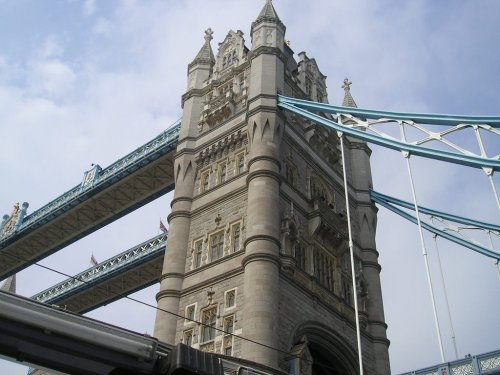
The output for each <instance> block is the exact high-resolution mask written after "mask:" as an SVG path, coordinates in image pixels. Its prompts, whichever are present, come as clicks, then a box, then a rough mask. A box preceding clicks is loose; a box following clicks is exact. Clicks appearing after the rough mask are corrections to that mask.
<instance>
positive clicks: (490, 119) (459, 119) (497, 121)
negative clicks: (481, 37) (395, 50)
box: [278, 95, 500, 128]
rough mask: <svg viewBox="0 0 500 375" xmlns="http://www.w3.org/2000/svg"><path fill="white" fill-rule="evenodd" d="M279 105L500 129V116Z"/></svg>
mask: <svg viewBox="0 0 500 375" xmlns="http://www.w3.org/2000/svg"><path fill="white" fill-rule="evenodd" d="M279 104H291V105H294V106H297V107H300V108H304V109H307V110H309V111H318V112H323V113H333V114H337V113H340V114H350V115H356V116H360V117H361V118H370V119H380V118H388V119H395V120H406V121H415V122H420V123H424V124H428V125H449V126H453V125H456V124H470V125H484V124H488V125H491V126H492V127H494V128H500V116H460V115H444V114H443V115H442V114H430V113H409V112H389V111H378V110H372V109H362V108H354V107H341V106H335V105H332V104H327V103H319V102H313V101H309V100H304V99H296V98H290V97H287V96H283V95H278V105H279Z"/></svg>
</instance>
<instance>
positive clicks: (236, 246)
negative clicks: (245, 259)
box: [232, 224, 241, 253]
mask: <svg viewBox="0 0 500 375" xmlns="http://www.w3.org/2000/svg"><path fill="white" fill-rule="evenodd" d="M240 237H241V229H240V224H235V225H233V236H232V243H233V253H235V252H237V251H239V250H240Z"/></svg>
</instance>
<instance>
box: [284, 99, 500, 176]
mask: <svg viewBox="0 0 500 375" xmlns="http://www.w3.org/2000/svg"><path fill="white" fill-rule="evenodd" d="M278 106H279V107H281V108H283V109H286V110H289V111H290V112H293V113H295V114H298V115H300V116H302V117H304V118H306V119H308V120H311V121H313V122H315V123H318V124H321V125H324V126H327V127H329V128H333V129H335V130H336V131H338V132H342V133H346V134H348V135H350V136H353V137H355V138H359V139H362V140H364V141H367V142H370V143H374V144H377V145H380V146H383V147H387V148H390V149H393V150H397V151H406V152H409V153H410V154H413V155H418V156H423V157H427V158H431V159H436V160H441V161H446V162H451V163H456V164H461V165H466V166H469V167H474V168H491V170H493V171H499V170H500V160H498V159H493V158H483V157H480V156H476V155H465V154H459V153H456V152H450V151H444V150H438V149H431V148H427V147H422V146H418V145H415V144H411V143H405V142H402V141H399V140H396V139H393V138H388V137H382V136H379V135H376V134H371V133H369V132H366V131H363V130H358V129H354V128H351V127H348V126H345V125H342V124H339V123H337V122H335V121H332V120H330V119H327V118H325V117H323V116H320V115H318V114H316V113H313V112H310V111H318V112H323V113H325V112H327V113H338V114H352V115H359V116H362V118H389V119H402V120H408V121H413V120H417V119H418V120H421V121H424V122H425V123H429V124H435V125H457V124H459V123H462V122H464V123H467V124H488V125H490V126H492V127H497V128H498V127H500V117H471V116H451V115H424V114H411V113H406V114H405V113H397V112H383V111H371V110H364V109H358V108H351V107H338V106H332V105H330V104H325V103H317V102H311V101H307V100H301V99H294V98H288V97H286V96H282V95H278ZM391 116H392V117H391Z"/></svg>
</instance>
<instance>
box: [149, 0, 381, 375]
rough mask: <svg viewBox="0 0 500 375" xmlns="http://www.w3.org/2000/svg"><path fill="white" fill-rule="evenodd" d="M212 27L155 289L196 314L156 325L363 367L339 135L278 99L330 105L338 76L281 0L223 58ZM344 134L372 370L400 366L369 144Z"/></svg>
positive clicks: (196, 79)
mask: <svg viewBox="0 0 500 375" xmlns="http://www.w3.org/2000/svg"><path fill="white" fill-rule="evenodd" d="M205 34H206V35H205V43H204V44H203V46H202V48H201V49H200V51H199V53H198V54H197V55H196V57H195V59H194V60H193V61H192V62H191V63H190V64H189V66H188V72H187V73H188V79H187V80H188V84H187V92H186V93H185V94H184V95H183V97H182V103H183V117H182V126H181V134H180V137H179V143H178V146H177V154H176V158H175V166H174V168H175V171H174V172H175V195H174V199H173V200H172V213H171V214H170V216H169V223H170V235H169V238H168V242H167V252H166V255H165V261H164V266H163V275H162V277H161V288H160V292H159V293H158V295H157V301H158V307H159V308H160V309H162V310H166V311H170V312H174V313H175V314H177V315H178V316H184V317H185V318H179V317H177V316H175V315H172V314H168V313H166V312H163V311H161V310H160V311H159V312H158V315H157V318H156V327H155V335H156V336H157V337H158V338H159V339H160V340H163V341H166V342H170V343H177V342H183V343H185V344H187V345H191V346H193V347H195V348H198V349H201V350H205V351H211V352H217V353H220V354H222V355H228V356H234V357H239V358H244V359H248V360H251V361H254V362H258V363H261V364H264V365H267V366H269V367H273V368H277V369H281V370H283V371H285V372H287V373H292V374H353V375H354V374H356V373H357V371H358V370H357V366H358V365H357V352H356V333H355V319H354V308H353V291H352V288H351V285H352V275H351V272H350V260H349V251H348V246H347V221H346V217H345V198H344V188H343V182H342V181H343V177H342V176H343V171H342V167H341V166H342V163H341V160H340V149H339V139H338V137H337V135H336V133H335V132H332V131H330V130H327V129H325V128H322V127H319V126H317V125H314V124H312V123H310V122H308V121H305V120H302V119H299V118H297V117H295V116H292V115H290V114H288V113H285V112H283V111H282V110H280V109H279V108H278V107H277V99H276V95H277V94H278V93H283V94H284V95H286V96H292V97H298V98H306V99H311V100H316V101H320V102H327V92H326V81H325V80H326V76H324V75H323V74H322V73H321V72H320V70H319V69H318V65H317V64H316V61H315V60H314V59H311V58H309V57H307V55H306V53H304V52H302V53H299V55H298V56H299V59H298V61H296V60H295V59H294V57H293V51H292V50H291V49H290V47H289V45H288V43H287V42H286V41H285V39H284V36H285V26H284V24H283V23H282V21H281V20H280V19H279V17H278V15H277V13H276V11H275V9H274V7H273V5H272V3H271V1H270V0H268V1H267V2H266V4H265V5H264V8H263V9H262V11H261V12H260V13H259V15H258V17H257V19H256V20H255V21H254V22H253V23H252V25H251V32H250V37H251V48H250V49H249V48H247V47H246V46H245V40H244V38H243V33H242V32H241V31H239V30H238V31H236V32H234V31H229V33H228V34H227V36H226V37H225V39H224V40H223V41H222V42H221V43H219V47H218V51H217V54H216V55H214V53H213V51H212V48H211V44H210V41H211V39H212V30H210V29H208V30H207V31H206V32H205ZM347 88H348V86H347ZM349 95H350V94H349ZM351 99H352V97H351ZM352 102H353V103H354V100H352ZM345 143H347V149H346V155H347V156H346V163H347V164H346V169H347V170H346V173H347V178H348V181H349V186H348V188H349V195H350V202H351V207H350V210H351V212H352V213H353V214H352V216H353V231H354V233H355V237H354V244H355V257H356V270H357V273H356V275H355V277H356V279H357V285H358V288H357V289H358V290H357V295H358V301H359V304H360V307H361V311H360V319H361V323H362V344H363V357H364V365H365V369H366V370H365V372H366V373H367V374H388V373H389V372H390V370H389V358H388V351H387V349H388V345H389V342H388V340H387V338H386V325H385V323H384V314H383V306H382V294H381V288H380V278H379V273H380V266H379V264H378V261H377V259H378V253H377V250H376V246H375V227H376V208H375V206H374V205H373V204H372V203H371V201H370V198H369V188H370V187H371V174H370V162H369V157H370V149H369V148H368V147H367V145H366V144H365V143H363V142H359V141H356V140H352V139H347V140H346V142H345ZM197 322H202V323H203V324H199V323H197ZM219 330H222V331H225V332H226V333H224V332H222V331H219ZM228 333H232V334H233V335H230V334H228ZM238 336H241V337H243V338H245V339H243V338H239V337H238ZM246 339H250V340H252V341H249V340H246ZM255 342H258V343H262V344H264V345H258V344H256V343H255ZM273 348H276V349H279V351H277V350H275V349H273ZM285 353H289V354H285Z"/></svg>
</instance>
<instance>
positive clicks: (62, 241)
mask: <svg viewBox="0 0 500 375" xmlns="http://www.w3.org/2000/svg"><path fill="white" fill-rule="evenodd" d="M179 128H180V124H179V123H176V124H174V125H173V126H172V127H171V128H170V129H168V130H166V131H164V132H162V133H161V134H160V135H158V136H157V137H155V138H154V139H152V140H151V141H149V142H148V143H146V144H144V145H143V146H141V147H139V148H138V149H136V150H134V151H133V152H131V153H130V154H128V155H126V156H124V157H123V158H121V159H119V160H117V161H116V162H115V163H113V164H111V165H110V166H109V167H107V168H105V169H102V168H101V167H100V166H98V165H95V166H93V168H92V169H91V170H89V171H87V172H85V175H84V179H83V181H82V183H81V184H79V185H76V186H75V187H74V188H72V189H70V190H69V191H67V192H66V193H64V194H62V195H61V196H59V197H57V198H56V199H54V200H53V201H52V202H50V203H48V204H47V205H45V206H43V207H42V208H40V209H38V210H36V211H35V212H33V213H32V214H29V215H27V216H25V215H26V209H27V206H28V204H27V203H25V204H23V209H22V210H20V211H19V209H17V210H16V209H15V210H14V212H13V213H12V214H11V215H10V216H9V215H4V217H3V221H2V223H1V226H0V254H1V256H2V262H1V263H0V279H3V278H5V277H7V276H10V275H12V274H14V273H16V272H18V271H20V270H22V269H23V268H26V267H28V266H29V265H31V264H33V263H35V262H36V261H38V260H40V259H42V258H44V257H46V256H48V255H50V254H52V253H54V252H56V251H58V250H60V249H62V248H63V247H65V246H67V245H69V244H71V243H72V242H74V241H77V240H79V239H81V238H83V237H84V236H86V235H88V234H90V233H92V232H94V231H96V230H97V229H99V228H102V227H103V226H105V225H107V224H109V223H111V222H113V221H115V220H117V219H119V218H120V217H122V216H124V215H126V214H128V213H130V212H132V211H134V210H135V209H137V208H139V207H141V206H143V205H145V204H147V203H149V202H151V201H152V200H154V199H156V198H158V197H159V196H161V195H163V194H166V193H168V192H169V191H172V190H173V189H174V183H173V176H172V170H173V155H174V153H175V148H176V146H177V140H178V137H179Z"/></svg>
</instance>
